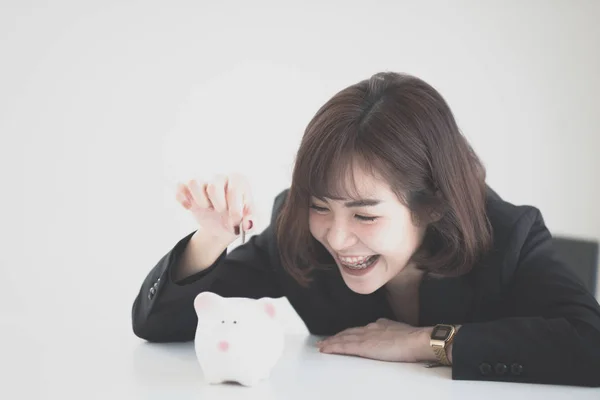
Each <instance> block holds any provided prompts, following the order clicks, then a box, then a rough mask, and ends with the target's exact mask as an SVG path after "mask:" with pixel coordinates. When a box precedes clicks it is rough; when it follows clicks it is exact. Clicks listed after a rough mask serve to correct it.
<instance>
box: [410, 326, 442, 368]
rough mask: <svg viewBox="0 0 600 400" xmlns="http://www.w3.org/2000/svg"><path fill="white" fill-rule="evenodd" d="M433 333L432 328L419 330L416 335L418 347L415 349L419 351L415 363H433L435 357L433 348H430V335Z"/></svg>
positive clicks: (435, 359)
mask: <svg viewBox="0 0 600 400" xmlns="http://www.w3.org/2000/svg"><path fill="white" fill-rule="evenodd" d="M432 332H433V327H432V326H427V327H423V328H420V330H419V334H418V337H419V339H418V341H419V343H418V345H417V346H416V347H415V348H417V349H419V351H418V354H417V357H416V361H417V362H435V361H437V357H436V355H435V352H434V351H433V348H432V347H431V333H432Z"/></svg>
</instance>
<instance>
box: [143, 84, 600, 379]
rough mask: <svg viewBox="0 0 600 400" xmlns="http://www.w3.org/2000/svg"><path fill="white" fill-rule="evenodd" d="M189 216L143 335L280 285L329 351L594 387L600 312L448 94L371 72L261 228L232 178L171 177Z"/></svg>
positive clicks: (324, 122)
mask: <svg viewBox="0 0 600 400" xmlns="http://www.w3.org/2000/svg"><path fill="white" fill-rule="evenodd" d="M177 199H178V200H179V201H180V202H181V204H182V205H183V206H184V207H185V208H186V209H188V210H190V211H191V213H192V215H193V216H194V217H195V219H196V221H197V222H198V226H199V228H198V230H196V231H194V232H192V233H190V234H189V235H187V236H186V237H184V238H183V239H182V240H181V241H179V243H177V244H176V245H175V247H174V248H173V249H172V250H171V251H169V252H168V253H167V254H166V255H165V256H164V257H163V258H162V259H161V260H160V261H159V262H158V264H157V265H156V266H155V267H154V269H153V270H152V271H150V273H149V275H148V276H147V278H146V280H145V281H144V283H143V284H142V287H141V290H140V292H139V295H138V296H137V298H136V300H135V302H134V305H133V313H132V318H133V330H134V332H135V334H136V335H137V336H139V337H140V338H143V339H146V340H149V341H156V342H165V341H184V340H192V339H193V338H194V334H195V329H196V325H197V317H196V314H195V311H194V309H193V299H194V297H195V296H196V295H197V294H198V293H199V292H201V291H212V292H215V293H218V294H220V295H222V296H224V297H249V298H261V297H281V296H286V297H287V298H288V300H289V301H290V303H291V304H292V306H293V307H294V309H295V310H296V311H297V312H298V315H299V316H300V318H302V320H303V321H304V322H305V324H306V326H307V328H308V329H309V331H310V332H311V333H313V334H315V335H324V336H328V337H327V338H326V339H325V340H323V341H321V342H320V343H319V344H318V345H319V348H320V350H321V351H322V352H324V353H337V354H349V355H357V356H361V357H368V358H373V359H379V360H386V361H398V362H436V363H438V364H442V365H449V366H451V367H452V376H453V379H466V380H497V381H513V382H536V383H553V384H570V385H585V386H600V306H599V304H598V302H597V301H596V300H595V299H594V297H593V295H592V294H591V293H589V292H588V291H587V290H586V289H585V287H584V285H583V284H582V283H581V282H580V281H579V280H578V279H577V278H576V277H575V276H574V275H573V273H572V272H571V271H570V270H569V269H568V268H567V267H566V266H565V265H563V264H561V263H560V262H559V261H557V258H556V257H555V255H554V254H553V248H552V245H551V235H550V233H549V231H548V229H547V228H546V226H545V225H544V220H543V218H542V216H541V214H540V212H539V210H537V209H536V208H534V207H530V206H516V205H512V204H510V203H508V202H505V201H503V200H502V199H501V198H500V197H499V196H498V195H497V194H496V193H494V192H493V191H492V190H491V189H490V188H488V187H487V186H486V184H485V170H484V168H483V166H482V164H481V162H480V161H479V159H478V157H477V156H476V154H474V152H473V150H472V149H471V147H470V146H469V144H468V143H467V141H466V140H465V138H464V137H463V136H462V135H461V134H460V131H459V129H458V127H457V124H456V122H455V120H454V117H453V115H452V112H451V110H450V108H449V107H448V105H447V104H446V102H445V101H444V99H443V98H442V96H441V95H440V94H439V93H438V92H437V91H436V90H435V89H434V88H432V87H431V86H430V85H428V84H427V83H426V82H423V81H422V80H420V79H418V78H416V77H413V76H410V75H404V74H397V73H379V74H375V75H374V76H372V77H371V78H370V79H368V80H363V81H361V82H359V83H357V84H355V85H352V86H350V87H348V88H346V89H344V90H342V91H340V92H339V93H337V94H336V95H335V96H334V97H333V98H332V99H330V100H329V101H328V102H327V103H326V104H325V105H323V107H322V108H321V109H320V110H319V111H318V112H317V114H316V115H315V116H314V118H313V119H312V121H310V123H309V124H308V127H307V129H306V132H305V134H304V137H303V139H302V143H301V145H300V149H299V151H298V154H297V158H296V162H295V167H294V172H293V177H292V183H291V185H290V188H289V189H286V190H284V191H283V192H282V193H281V194H279V195H278V196H277V197H276V199H275V201H274V207H273V213H272V216H271V223H270V225H269V226H268V227H267V228H266V229H265V230H264V231H263V232H261V233H260V234H258V235H255V236H252V237H251V239H250V240H249V242H248V243H246V244H243V245H241V246H239V247H237V248H236V249H235V250H234V251H232V252H231V253H230V254H227V246H228V245H229V244H231V243H232V241H233V240H235V239H236V237H237V235H238V234H239V233H240V226H241V228H243V229H244V230H250V229H252V225H253V222H252V212H253V205H252V197H251V191H250V189H249V188H248V185H247V183H246V182H245V181H244V180H243V179H241V178H239V177H235V176H230V177H218V178H216V179H215V180H214V181H212V182H210V183H203V182H197V181H195V180H192V181H190V182H189V183H188V184H187V185H184V184H180V185H179V187H178V191H177Z"/></svg>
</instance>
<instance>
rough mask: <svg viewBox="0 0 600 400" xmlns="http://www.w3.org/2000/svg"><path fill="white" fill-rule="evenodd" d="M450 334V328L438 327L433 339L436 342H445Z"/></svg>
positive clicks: (432, 336) (434, 331)
mask: <svg viewBox="0 0 600 400" xmlns="http://www.w3.org/2000/svg"><path fill="white" fill-rule="evenodd" d="M449 334H450V328H449V327H447V326H438V327H436V328H435V329H434V330H433V333H432V334H431V338H432V339H435V340H444V339H446V338H447V337H448V335H449Z"/></svg>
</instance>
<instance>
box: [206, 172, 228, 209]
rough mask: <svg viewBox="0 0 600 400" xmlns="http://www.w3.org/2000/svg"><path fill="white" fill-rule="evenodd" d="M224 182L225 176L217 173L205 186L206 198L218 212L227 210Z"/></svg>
mask: <svg viewBox="0 0 600 400" xmlns="http://www.w3.org/2000/svg"><path fill="white" fill-rule="evenodd" d="M226 182H227V178H226V177H224V176H222V175H218V176H216V177H215V178H214V179H213V181H212V182H211V183H209V184H208V185H207V186H206V193H207V194H208V199H209V200H210V202H211V203H212V205H213V207H214V209H215V211H216V212H218V213H219V214H224V213H225V211H227V200H226V198H225V191H226V190H227V188H226V187H225V184H226Z"/></svg>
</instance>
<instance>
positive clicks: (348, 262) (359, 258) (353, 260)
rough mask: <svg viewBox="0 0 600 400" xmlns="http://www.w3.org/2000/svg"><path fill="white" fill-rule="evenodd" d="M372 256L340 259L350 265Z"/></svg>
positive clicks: (357, 263) (362, 261)
mask: <svg viewBox="0 0 600 400" xmlns="http://www.w3.org/2000/svg"><path fill="white" fill-rule="evenodd" d="M370 257H371V256H360V257H339V258H340V261H341V262H343V263H344V264H348V265H359V264H362V263H364V262H365V261H367V260H368V259H369V258H370Z"/></svg>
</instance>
